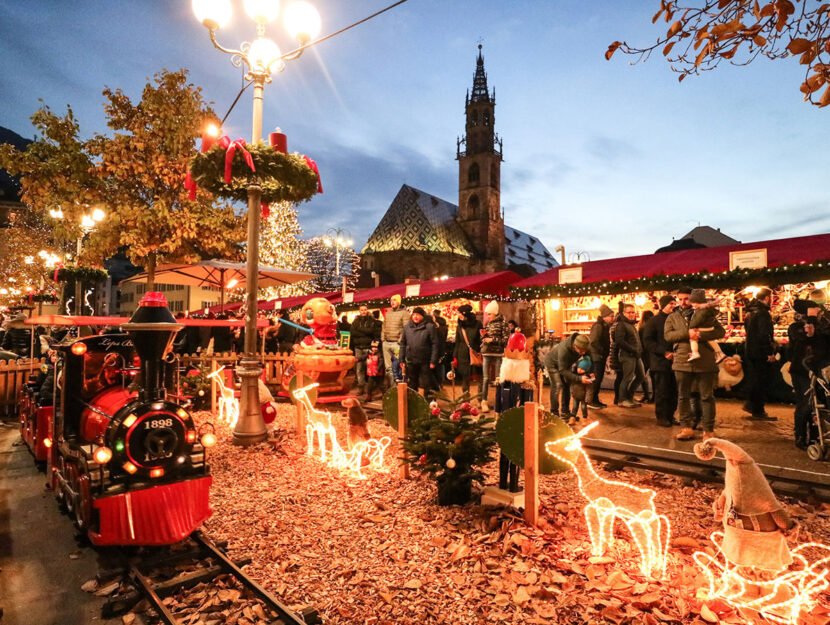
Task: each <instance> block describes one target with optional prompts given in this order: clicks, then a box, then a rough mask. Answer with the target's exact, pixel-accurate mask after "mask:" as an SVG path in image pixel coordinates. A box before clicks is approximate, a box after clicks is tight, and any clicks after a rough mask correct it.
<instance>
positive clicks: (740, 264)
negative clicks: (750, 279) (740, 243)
mask: <svg viewBox="0 0 830 625" xmlns="http://www.w3.org/2000/svg"><path fill="white" fill-rule="evenodd" d="M766 266H767V248H765V247H764V248H761V249H758V250H740V251H738V252H729V269H730V270H732V269H763V268H764V267H766Z"/></svg>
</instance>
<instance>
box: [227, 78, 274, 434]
mask: <svg viewBox="0 0 830 625" xmlns="http://www.w3.org/2000/svg"><path fill="white" fill-rule="evenodd" d="M253 79H254V119H253V126H252V133H251V143H252V144H257V143H259V142H260V141H261V140H262V91H263V87H264V86H265V79H266V76H265V75H264V74H254V75H253ZM261 197H262V188H261V187H260V186H259V185H258V184H254V183H252V184H250V185H249V186H248V266H247V271H248V275H247V276H246V277H245V286H246V290H247V293H246V298H245V301H246V309H245V353H244V354H243V356H242V359H241V360H240V361H239V367H238V368H237V373H238V374H239V377H240V378H241V380H242V395H241V397H240V405H239V420H238V421H237V422H236V427H235V428H234V430H233V443H234V445H245V446H247V445H254V444H256V443H260V442H262V441H264V440H266V439H267V438H268V430H267V429H266V427H265V421H263V420H262V412H261V411H260V409H259V385H258V382H257V379H258V378H259V375H260V373H261V367H260V363H259V359H258V358H257V340H256V321H257V282H258V280H257V277H258V276H257V271H258V269H259V205H260V198H261Z"/></svg>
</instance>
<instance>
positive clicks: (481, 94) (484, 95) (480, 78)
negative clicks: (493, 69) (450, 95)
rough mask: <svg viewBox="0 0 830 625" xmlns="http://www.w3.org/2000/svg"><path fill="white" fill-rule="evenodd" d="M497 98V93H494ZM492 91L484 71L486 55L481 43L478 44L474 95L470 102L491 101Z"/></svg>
mask: <svg viewBox="0 0 830 625" xmlns="http://www.w3.org/2000/svg"><path fill="white" fill-rule="evenodd" d="M493 99H494V100H495V93H494V94H493ZM489 101H490V93H489V91H488V90H487V72H485V71H484V57H483V56H482V55H481V44H478V59H477V60H476V73H475V76H474V77H473V97H472V98H470V102H489Z"/></svg>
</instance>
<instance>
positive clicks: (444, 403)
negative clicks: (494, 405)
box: [403, 394, 496, 506]
mask: <svg viewBox="0 0 830 625" xmlns="http://www.w3.org/2000/svg"><path fill="white" fill-rule="evenodd" d="M493 423H494V419H493V418H491V417H485V416H481V415H479V413H478V410H477V409H476V408H474V407H473V406H471V405H470V396H469V394H464V395H462V396H460V397H459V398H457V399H455V400H451V399H450V398H449V397H446V396H444V395H438V396H436V401H433V402H432V403H431V404H430V412H429V413H428V414H427V415H426V416H425V417H421V418H418V419H414V420H413V421H412V422H411V423H410V424H409V436H407V437H406V438H405V439H404V441H403V446H404V449H405V450H406V452H407V453H408V454H409V460H408V461H409V462H410V463H411V464H412V466H413V467H414V468H415V469H418V470H419V471H423V472H425V473H428V474H430V475H431V476H432V477H433V478H434V479H435V480H436V481H437V482H438V503H439V505H442V506H448V505H454V504H465V503H467V502H469V501H470V499H471V497H472V483H473V482H483V481H484V473H482V471H481V469H480V467H482V466H484V465H486V464H487V463H489V462H490V461H491V460H492V452H493V448H494V447H495V446H496V436H495V430H494V428H493Z"/></svg>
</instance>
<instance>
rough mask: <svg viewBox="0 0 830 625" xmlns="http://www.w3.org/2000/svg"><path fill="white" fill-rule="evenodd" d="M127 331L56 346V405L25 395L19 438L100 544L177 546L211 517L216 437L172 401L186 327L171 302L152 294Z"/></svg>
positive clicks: (81, 524)
mask: <svg viewBox="0 0 830 625" xmlns="http://www.w3.org/2000/svg"><path fill="white" fill-rule="evenodd" d="M121 327H122V329H123V330H125V331H126V332H119V333H113V334H103V335H99V336H89V337H85V338H81V339H78V340H76V341H74V342H73V343H71V344H68V345H63V346H60V347H58V348H57V354H58V355H57V361H56V363H55V390H54V401H53V404H54V405H53V406H39V405H38V403H37V399H36V397H35V393H34V388H32V387H31V386H29V387H28V388H27V390H24V392H23V394H22V399H21V432H22V433H23V436H24V439H25V440H26V441H27V443H28V444H29V446H30V447H31V449H32V451H33V453H34V455H35V459H36V460H39V459H45V460H47V461H48V468H47V471H48V473H49V476H50V480H49V483H50V485H51V487H52V488H53V490H54V491H55V494H56V496H57V498H58V500H59V501H60V502H61V503H62V504H63V505H65V507H66V508H67V510H68V511H69V512H70V513H71V514H72V516H73V517H74V520H75V523H76V525H77V526H78V527H79V528H81V529H82V530H83V531H84V532H86V533H87V535H88V536H89V539H90V541H91V542H92V543H93V544H95V545H166V544H173V543H176V542H179V541H180V540H183V539H184V538H185V537H187V536H188V535H189V534H190V533H191V532H193V531H194V530H195V529H196V528H198V527H199V525H201V524H202V523H203V522H204V521H205V520H206V519H207V518H208V517H210V515H211V512H212V510H211V508H210V502H209V488H210V484H211V480H212V478H211V477H210V476H209V469H208V466H207V464H206V463H205V451H204V449H205V447H206V446H209V445H210V444H212V443H213V442H215V437H214V436H213V434H212V432H204V433H200V432H199V431H197V428H196V426H195V424H194V422H193V419H192V417H191V416H190V414H189V413H188V412H187V410H186V409H185V408H184V406H182V405H181V404H179V403H176V402H173V401H170V400H169V399H168V397H167V388H168V386H169V382H170V380H169V378H170V377H171V376H170V375H169V373H171V372H172V369H173V367H174V366H175V363H174V362H168V358H169V354H170V350H171V347H172V343H173V338H174V337H175V335H176V333H177V332H178V331H179V330H180V329H181V328H182V326H181V325H180V324H177V323H176V321H175V319H174V318H173V315H172V314H171V313H170V311H169V309H168V308H167V301H166V300H165V298H164V296H163V295H162V294H161V293H147V295H146V296H145V297H144V298H143V299H142V300H141V303H140V305H139V308H138V309H137V310H136V312H135V314H134V315H133V316H132V318H131V319H130V321H129V322H128V323H125V324H122V326H121ZM166 382H167V383H166Z"/></svg>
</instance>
